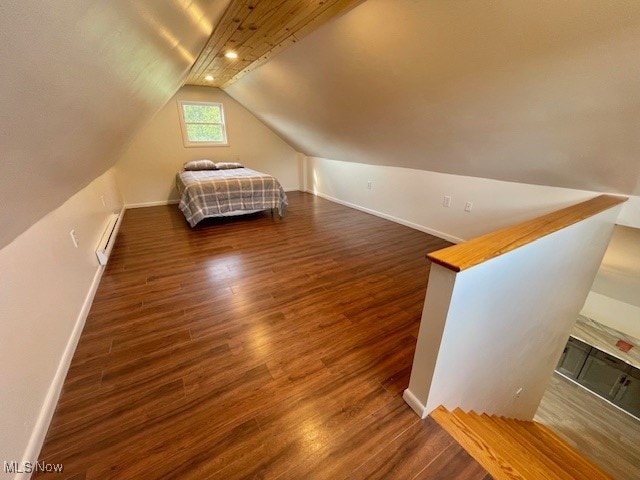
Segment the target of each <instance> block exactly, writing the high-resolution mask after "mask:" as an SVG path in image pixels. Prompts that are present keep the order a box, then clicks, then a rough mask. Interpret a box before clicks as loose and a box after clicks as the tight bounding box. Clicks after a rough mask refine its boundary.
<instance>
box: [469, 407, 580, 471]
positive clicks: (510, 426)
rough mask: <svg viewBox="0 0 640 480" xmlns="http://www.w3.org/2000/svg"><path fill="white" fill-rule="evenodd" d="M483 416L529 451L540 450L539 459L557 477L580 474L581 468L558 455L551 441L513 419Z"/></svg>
mask: <svg viewBox="0 0 640 480" xmlns="http://www.w3.org/2000/svg"><path fill="white" fill-rule="evenodd" d="M482 418H485V419H486V420H487V421H489V422H492V423H494V424H496V425H498V426H500V427H501V428H502V430H503V432H504V433H505V434H506V435H509V436H510V437H511V438H512V439H513V441H515V442H520V443H521V445H522V446H523V447H524V448H526V449H527V451H529V452H539V455H538V460H539V461H540V462H542V463H544V465H545V466H546V467H547V468H548V469H549V471H550V472H553V474H554V475H555V476H556V477H557V478H562V479H573V478H576V476H577V475H579V474H580V471H579V470H576V469H575V468H573V465H572V464H567V463H566V460H565V459H564V458H563V457H562V455H558V454H557V453H556V452H555V451H554V449H553V448H550V445H551V444H550V443H549V442H545V441H543V440H541V439H540V437H538V436H536V435H534V434H533V433H532V432H530V431H529V430H527V429H525V428H522V427H519V426H517V425H514V423H513V422H512V421H509V420H507V419H504V418H501V417H496V416H490V415H486V414H483V415H482Z"/></svg>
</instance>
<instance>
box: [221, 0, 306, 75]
mask: <svg viewBox="0 0 640 480" xmlns="http://www.w3.org/2000/svg"><path fill="white" fill-rule="evenodd" d="M316 1H317V0H316ZM309 3H313V2H312V1H311V2H310V1H309V0H303V1H300V0H287V1H282V2H280V4H279V5H278V6H277V7H278V8H277V9H275V10H273V11H272V12H271V15H269V16H268V17H267V16H261V17H260V23H259V24H257V23H255V22H252V20H253V19H252V18H247V19H245V22H244V23H245V25H246V26H249V27H250V26H251V25H256V27H257V28H256V29H254V30H250V28H244V29H243V32H242V33H245V35H244V37H243V38H240V37H239V35H238V33H236V34H235V36H234V38H232V39H230V41H231V40H235V44H236V45H237V46H236V47H235V50H236V51H237V53H238V56H239V58H240V59H241V60H243V61H246V60H249V63H248V64H245V65H240V63H239V62H234V63H230V64H229V65H227V66H226V67H225V68H224V69H223V70H222V71H218V72H217V76H216V80H217V81H218V82H217V83H219V82H220V81H225V82H226V81H227V80H228V79H229V78H231V77H233V76H234V75H235V74H236V73H238V72H239V71H241V70H243V69H244V68H245V67H246V66H248V65H251V64H252V63H253V62H254V61H256V60H257V59H259V58H260V57H261V56H262V55H263V53H264V52H267V51H268V50H269V49H270V48H273V45H269V44H267V43H265V38H269V37H270V36H272V35H273V31H274V29H278V30H280V29H282V31H283V32H284V35H283V36H289V35H290V34H289V33H288V32H286V31H285V30H284V28H282V27H281V25H282V24H283V19H285V20H286V19H287V18H288V17H297V16H298V15H300V14H301V13H302V14H305V9H307V8H308V5H309ZM246 32H248V33H246Z"/></svg>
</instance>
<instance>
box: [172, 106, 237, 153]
mask: <svg viewBox="0 0 640 480" xmlns="http://www.w3.org/2000/svg"><path fill="white" fill-rule="evenodd" d="M182 105H216V106H217V107H219V108H220V114H221V115H222V123H215V124H211V125H220V126H222V135H223V137H224V139H223V140H222V141H220V142H194V141H191V140H189V136H188V135H187V123H186V122H185V120H184V110H183V108H182ZM178 116H179V117H180V130H182V143H183V144H184V146H185V147H187V148H190V147H228V146H229V137H228V136H227V125H226V121H225V116H224V107H223V105H222V103H220V102H197V101H192V100H178Z"/></svg>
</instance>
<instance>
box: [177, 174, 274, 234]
mask: <svg viewBox="0 0 640 480" xmlns="http://www.w3.org/2000/svg"><path fill="white" fill-rule="evenodd" d="M176 186H177V188H178V192H180V195H181V198H180V204H179V205H178V208H180V210H181V211H182V213H183V214H184V216H185V218H186V219H187V222H189V225H191V226H192V227H194V226H195V225H196V224H197V223H198V222H199V221H200V220H202V219H204V218H207V217H215V216H220V215H221V214H226V213H229V212H234V211H239V210H245V211H246V210H267V209H270V208H277V209H278V213H279V214H280V216H282V215H283V213H284V207H285V206H286V205H287V195H286V194H285V193H284V189H283V188H282V186H281V185H280V182H278V180H277V179H276V178H275V177H272V176H271V175H267V174H266V173H260V172H256V171H255V170H251V169H249V168H233V169H229V170H197V171H185V172H180V173H178V174H177V176H176Z"/></svg>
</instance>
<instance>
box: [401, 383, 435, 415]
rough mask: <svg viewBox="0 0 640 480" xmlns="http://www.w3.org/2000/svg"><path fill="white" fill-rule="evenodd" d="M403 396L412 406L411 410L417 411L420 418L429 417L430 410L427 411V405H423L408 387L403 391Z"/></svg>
mask: <svg viewBox="0 0 640 480" xmlns="http://www.w3.org/2000/svg"><path fill="white" fill-rule="evenodd" d="M402 398H403V399H404V401H405V402H406V403H407V405H409V406H410V407H411V410H413V411H414V412H416V413H417V414H418V416H419V417H420V418H427V415H429V412H427V407H426V405H423V404H422V403H421V402H420V400H418V398H417V397H416V396H415V395H414V394H413V392H411V390H409V389H408V388H407V389H406V390H405V391H404V392H403V393H402Z"/></svg>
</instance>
